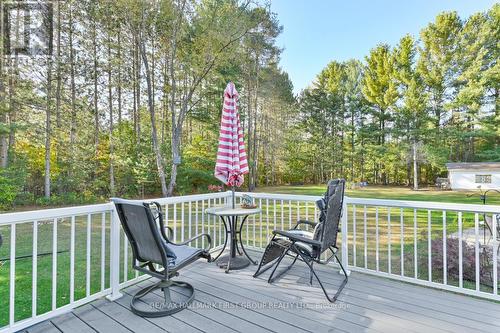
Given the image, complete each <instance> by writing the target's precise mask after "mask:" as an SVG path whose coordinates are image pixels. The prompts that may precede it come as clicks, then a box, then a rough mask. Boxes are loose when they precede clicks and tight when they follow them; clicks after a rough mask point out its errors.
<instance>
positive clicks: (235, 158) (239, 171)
mask: <svg viewBox="0 0 500 333" xmlns="http://www.w3.org/2000/svg"><path fill="white" fill-rule="evenodd" d="M247 173H248V162H247V154H246V151H245V143H244V141H243V130H242V129H241V125H240V116H239V114H238V92H237V91H236V87H235V86H234V83H233V82H229V83H228V84H227V87H226V89H225V90H224V105H223V108H222V116H221V121H220V131H219V146H218V149H217V162H216V164H215V173H214V175H215V177H216V178H217V179H219V180H220V181H221V182H223V183H224V184H226V185H228V186H231V188H232V191H233V198H232V201H233V202H232V205H233V208H234V205H235V201H234V188H235V187H236V186H237V187H240V186H241V185H242V184H243V180H244V179H243V175H244V174H247Z"/></svg>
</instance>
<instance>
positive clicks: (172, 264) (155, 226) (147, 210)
mask: <svg viewBox="0 0 500 333" xmlns="http://www.w3.org/2000/svg"><path fill="white" fill-rule="evenodd" d="M111 201H112V202H113V203H114V204H115V206H116V210H117V212H118V216H119V218H120V222H121V224H122V227H123V230H124V231H125V234H126V235H127V239H128V240H129V242H130V246H131V248H132V253H133V261H132V262H133V264H132V266H133V268H134V269H136V270H138V271H140V272H142V273H145V274H147V275H150V276H153V277H156V278H158V279H159V282H156V283H154V284H152V285H150V286H148V287H146V288H143V289H141V290H139V291H138V292H137V293H136V294H135V295H134V296H133V297H132V301H131V303H130V307H131V309H132V311H133V312H134V313H135V314H137V315H139V316H143V317H160V316H165V315H170V314H173V313H176V312H178V311H180V310H182V309H184V308H186V307H187V306H188V305H189V303H191V302H192V300H193V299H194V288H193V287H192V286H191V285H190V284H189V283H186V282H180V281H173V280H172V277H174V276H177V275H179V273H178V271H179V270H180V269H182V268H183V267H185V266H187V265H189V264H191V263H193V262H194V261H196V260H198V259H200V258H205V259H207V260H208V261H210V258H211V257H210V253H209V250H210V248H211V243H212V240H211V238H210V236H209V235H208V234H200V235H197V236H195V237H193V238H191V239H189V240H187V241H185V242H183V243H174V242H172V241H171V240H170V237H169V236H168V235H167V231H168V233H169V235H171V234H172V230H171V229H170V228H168V227H165V225H164V222H163V214H162V212H161V206H160V205H159V204H158V203H156V202H151V203H149V202H139V201H132V200H124V199H118V198H112V199H111ZM200 237H206V238H207V240H208V248H205V249H198V248H195V247H191V246H188V244H189V243H191V242H193V241H194V240H196V239H198V238H200ZM158 289H160V290H161V291H162V292H163V296H164V300H163V301H162V302H157V301H154V302H152V301H151V302H147V301H146V300H145V298H146V297H147V296H152V293H153V292H154V291H155V290H158ZM173 291H175V293H174V292H173Z"/></svg>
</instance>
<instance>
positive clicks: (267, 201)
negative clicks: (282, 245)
mask: <svg viewBox="0 0 500 333" xmlns="http://www.w3.org/2000/svg"><path fill="white" fill-rule="evenodd" d="M266 216H267V223H266V238H269V199H266Z"/></svg>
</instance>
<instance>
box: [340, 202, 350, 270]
mask: <svg viewBox="0 0 500 333" xmlns="http://www.w3.org/2000/svg"><path fill="white" fill-rule="evenodd" d="M347 222H348V216H347V197H346V198H345V199H344V202H343V203H342V225H341V226H340V227H341V234H342V258H341V260H342V266H344V269H345V271H346V272H347V275H348V276H349V275H351V271H350V270H349V256H348V252H347V251H348V246H347V236H348V235H347V232H348V229H349V228H348V227H347ZM339 273H340V274H344V272H343V271H342V270H340V271H339Z"/></svg>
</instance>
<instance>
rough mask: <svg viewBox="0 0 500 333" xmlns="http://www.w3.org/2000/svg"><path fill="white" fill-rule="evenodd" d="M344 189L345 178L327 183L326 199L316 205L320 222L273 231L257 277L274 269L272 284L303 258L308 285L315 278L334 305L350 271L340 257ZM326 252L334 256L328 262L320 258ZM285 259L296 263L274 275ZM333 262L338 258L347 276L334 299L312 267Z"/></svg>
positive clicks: (299, 222)
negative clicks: (288, 258)
mask: <svg viewBox="0 0 500 333" xmlns="http://www.w3.org/2000/svg"><path fill="white" fill-rule="evenodd" d="M344 188H345V180H343V179H335V180H330V181H329V182H328V185H327V190H326V193H325V196H324V197H323V198H321V199H320V200H318V201H317V202H316V204H317V206H318V209H319V212H320V216H319V221H318V222H312V221H306V220H300V221H298V222H297V224H296V225H295V227H294V228H293V229H291V230H287V231H283V230H274V231H273V237H272V238H271V240H270V242H269V244H268V245H267V247H266V249H265V251H264V254H263V256H262V259H261V261H260V264H259V268H258V269H257V272H255V274H254V277H257V276H259V275H260V274H262V273H264V272H265V271H266V270H268V269H270V268H273V270H272V272H271V275H270V276H269V278H268V282H269V283H272V282H273V281H275V280H276V279H277V278H279V277H280V276H282V275H283V274H284V273H286V272H287V271H288V270H289V269H290V268H292V266H293V265H294V264H295V262H296V261H297V260H298V259H300V260H301V261H303V262H304V263H306V265H307V266H308V268H309V272H310V277H309V283H311V284H312V278H313V276H314V277H315V278H316V280H317V281H318V283H319V284H320V286H321V289H322V290H323V292H324V294H325V296H326V298H327V299H328V300H329V301H330V302H335V300H336V299H337V298H338V296H339V295H340V293H341V292H342V289H344V287H345V285H346V284H347V279H348V277H347V272H346V271H345V269H344V267H343V266H342V262H341V261H340V260H339V258H338V257H337V250H338V248H337V235H338V233H339V224H340V219H341V216H342V207H343V201H344ZM303 225H308V226H311V227H313V228H314V229H313V231H307V230H302V229H300V227H301V226H303ZM327 250H330V251H331V252H332V255H331V256H330V257H329V258H328V259H326V260H321V256H322V255H323V253H325V252H326V251H327ZM285 256H291V257H293V262H292V263H291V264H290V265H289V266H288V267H286V268H285V269H284V270H282V271H281V272H279V273H278V274H277V275H276V276H275V275H274V274H275V272H276V269H277V267H278V266H279V264H280V263H281V261H282V260H283V258H284V257H285ZM332 259H337V262H338V263H339V265H340V267H341V269H342V271H343V273H344V280H343V281H342V283H341V285H340V287H339V288H338V289H337V292H336V293H335V294H334V295H333V296H330V295H328V293H327V291H326V289H325V288H324V286H323V283H322V282H321V280H320V279H319V277H318V275H317V273H316V272H315V270H314V267H313V264H314V263H320V264H327V263H328V262H330V261H331V260H332Z"/></svg>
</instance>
